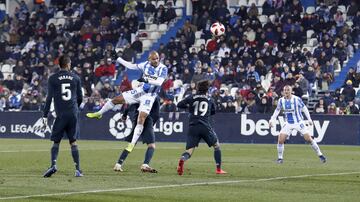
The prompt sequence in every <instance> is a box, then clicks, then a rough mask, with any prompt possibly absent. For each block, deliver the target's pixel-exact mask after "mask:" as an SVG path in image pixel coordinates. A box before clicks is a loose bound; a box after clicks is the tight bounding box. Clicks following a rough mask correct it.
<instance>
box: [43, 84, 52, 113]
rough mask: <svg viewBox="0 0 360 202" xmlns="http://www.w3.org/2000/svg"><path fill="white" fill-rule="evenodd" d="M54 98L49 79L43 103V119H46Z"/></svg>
mask: <svg viewBox="0 0 360 202" xmlns="http://www.w3.org/2000/svg"><path fill="white" fill-rule="evenodd" d="M53 97H54V87H53V86H52V84H51V79H49V82H48V93H47V97H46V102H45V107H44V111H43V117H47V116H48V114H49V111H50V105H51V102H52V99H53Z"/></svg>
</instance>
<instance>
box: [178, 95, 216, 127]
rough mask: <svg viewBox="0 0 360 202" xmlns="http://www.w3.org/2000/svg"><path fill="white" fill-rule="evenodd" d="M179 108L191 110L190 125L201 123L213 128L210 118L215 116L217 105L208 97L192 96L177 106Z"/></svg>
mask: <svg viewBox="0 0 360 202" xmlns="http://www.w3.org/2000/svg"><path fill="white" fill-rule="evenodd" d="M177 107H178V108H182V109H185V108H189V113H190V121H189V123H190V125H195V124H198V123H201V124H203V125H205V126H209V127H211V124H210V116H211V115H213V114H215V103H214V101H213V100H212V99H211V98H209V97H208V96H207V95H190V96H188V97H186V98H185V99H184V100H182V101H180V102H179V103H178V104H177Z"/></svg>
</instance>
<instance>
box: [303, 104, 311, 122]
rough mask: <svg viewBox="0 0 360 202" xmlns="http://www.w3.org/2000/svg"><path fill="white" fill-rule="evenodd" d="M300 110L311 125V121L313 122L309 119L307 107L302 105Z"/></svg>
mask: <svg viewBox="0 0 360 202" xmlns="http://www.w3.org/2000/svg"><path fill="white" fill-rule="evenodd" d="M302 111H303V112H304V114H305V116H306V118H307V120H308V122H309V124H310V125H312V122H313V121H312V119H311V116H310V112H309V110H308V108H307V107H306V106H304V107H303V108H302Z"/></svg>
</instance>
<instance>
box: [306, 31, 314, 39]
mask: <svg viewBox="0 0 360 202" xmlns="http://www.w3.org/2000/svg"><path fill="white" fill-rule="evenodd" d="M313 34H314V30H312V29H310V30H308V31H307V32H306V38H308V39H310V38H311V37H312V35H313Z"/></svg>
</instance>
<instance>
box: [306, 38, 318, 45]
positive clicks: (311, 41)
mask: <svg viewBox="0 0 360 202" xmlns="http://www.w3.org/2000/svg"><path fill="white" fill-rule="evenodd" d="M317 44H318V40H317V39H316V38H312V39H310V40H309V44H308V45H309V46H311V47H314V46H316V45H317Z"/></svg>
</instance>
